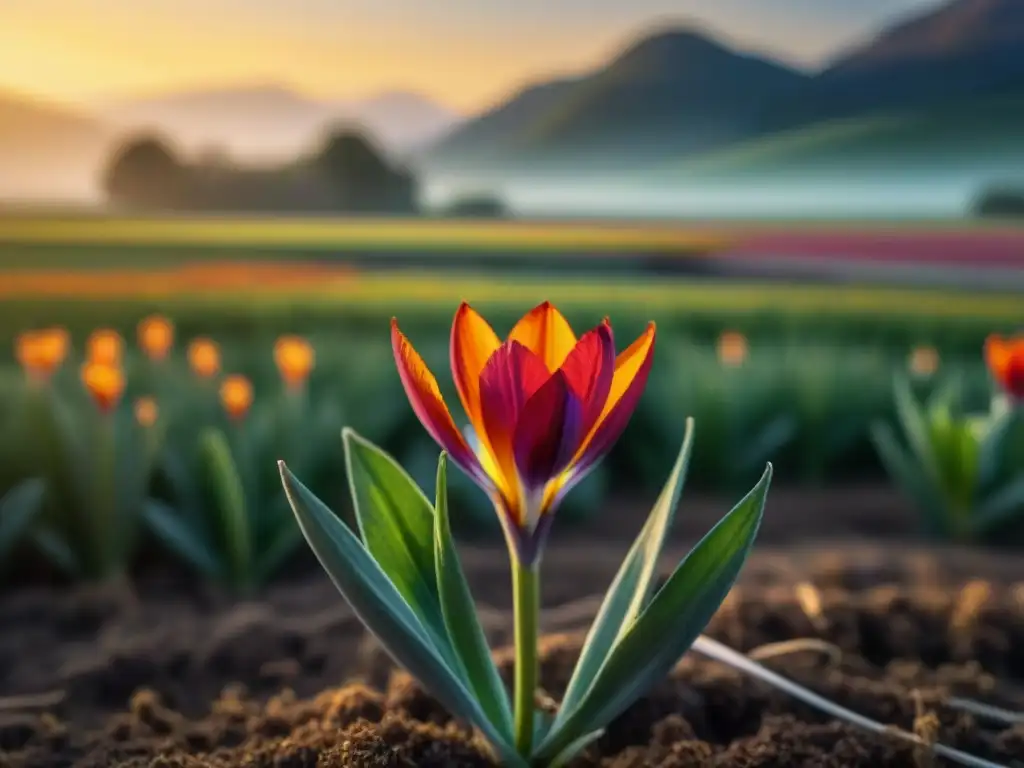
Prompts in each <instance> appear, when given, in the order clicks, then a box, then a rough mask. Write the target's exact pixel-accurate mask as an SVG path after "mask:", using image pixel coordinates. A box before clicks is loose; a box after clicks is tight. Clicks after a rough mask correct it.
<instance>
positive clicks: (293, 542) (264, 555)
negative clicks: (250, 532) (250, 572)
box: [255, 517, 302, 584]
mask: <svg viewBox="0 0 1024 768" xmlns="http://www.w3.org/2000/svg"><path fill="white" fill-rule="evenodd" d="M301 543H302V531H301V530H300V529H299V526H298V525H296V524H295V518H294V517H291V518H290V519H289V520H288V521H287V524H286V525H282V527H281V528H280V529H279V530H278V531H277V532H276V533H275V534H274V536H273V538H272V539H271V540H270V543H269V544H268V545H267V546H266V548H265V549H263V550H262V551H261V552H260V556H259V560H258V562H257V563H256V575H255V581H256V583H257V584H264V583H266V582H267V581H269V580H270V579H271V578H273V577H274V575H275V574H276V573H277V571H278V569H279V568H280V567H281V566H282V565H284V563H285V561H286V560H288V558H289V557H291V556H292V555H293V554H294V553H295V550H296V549H297V548H298V546H299V545H300V544H301Z"/></svg>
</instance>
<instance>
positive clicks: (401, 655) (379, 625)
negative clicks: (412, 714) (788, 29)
mask: <svg viewBox="0 0 1024 768" xmlns="http://www.w3.org/2000/svg"><path fill="white" fill-rule="evenodd" d="M279 467H280V470H281V481H282V483H283V484H284V489H285V493H287V495H288V501H289V503H290V504H291V507H292V511H293V512H294V513H295V517H296V519H297V520H298V522H299V527H300V528H301V529H302V533H303V535H304V536H305V537H306V541H307V542H309V545H310V547H311V548H312V549H313V552H314V553H315V554H316V556H317V559H319V560H320V564H321V565H322V566H323V567H324V570H325V571H327V574H328V575H329V576H330V577H331V581H333V582H334V585H335V586H336V587H337V588H338V591H339V592H340V593H341V595H342V597H344V598H345V600H346V601H347V602H348V604H349V605H350V606H351V607H352V610H353V611H354V612H355V614H356V616H357V617H358V618H359V620H360V621H361V622H362V623H363V624H364V626H366V628H367V629H369V630H370V632H372V633H373V634H374V635H375V636H376V637H377V639H378V640H379V641H380V643H381V645H382V646H383V648H384V650H385V651H387V653H388V654H389V655H390V656H391V658H392V659H394V660H395V662H396V663H398V664H399V665H401V666H402V667H404V668H405V669H406V670H408V671H409V673H410V674H411V675H413V676H414V677H415V678H416V679H418V680H419V681H420V682H421V683H422V684H423V685H424V686H425V687H426V688H427V689H428V690H429V691H430V692H431V693H432V694H433V695H434V696H436V697H437V699H438V701H440V702H441V703H442V704H443V705H444V706H445V707H447V708H448V709H449V710H450V711H451V712H452V714H454V715H456V716H457V717H461V718H463V719H464V720H467V721H469V722H470V723H472V724H473V725H475V726H476V727H477V728H479V729H480V731H481V733H483V735H484V737H485V738H487V740H488V741H490V742H491V744H492V746H493V747H494V748H495V750H496V751H497V752H498V756H499V758H500V759H501V761H502V762H503V764H505V765H509V766H516V767H523V768H525V765H526V764H525V762H524V760H523V759H522V758H521V757H520V756H519V755H518V754H517V753H516V751H515V749H514V748H513V747H512V746H511V745H510V744H509V743H508V740H507V739H505V738H504V737H503V736H502V735H501V734H500V733H499V732H498V731H497V729H495V728H494V726H493V725H491V723H490V720H489V719H488V718H487V716H486V715H485V714H484V712H483V710H482V709H481V708H480V706H479V704H477V702H476V700H475V699H474V698H473V695H472V694H471V693H470V692H469V691H468V690H467V689H466V687H465V685H464V684H463V683H462V681H461V680H460V679H459V677H458V675H457V674H456V673H455V672H453V671H452V669H451V668H450V667H449V665H448V664H447V663H446V662H445V660H444V658H443V657H442V655H441V654H440V653H439V651H438V648H437V647H436V646H435V645H434V643H433V641H432V640H431V638H430V635H429V634H428V633H427V631H426V630H425V629H424V627H423V624H422V623H421V622H420V620H419V618H418V617H417V616H416V613H415V612H414V611H413V610H412V608H410V607H409V604H408V603H406V602H405V600H404V599H403V598H402V595H401V594H400V593H399V591H398V590H397V588H396V587H395V585H394V584H393V583H392V581H391V580H390V579H389V578H388V576H387V574H386V573H385V572H384V571H383V570H382V569H381V567H380V565H378V564H377V561H376V560H374V559H373V556H372V555H371V554H370V552H369V551H368V550H367V549H366V547H365V546H364V545H363V543H362V542H361V541H360V540H359V538H358V537H357V536H356V535H355V534H353V533H352V532H351V531H350V530H349V529H348V526H346V525H345V524H344V523H343V522H342V521H341V520H339V519H338V517H337V516H336V515H335V514H334V513H333V512H331V510H330V509H328V508H327V506H326V505H325V504H324V503H323V502H322V501H320V499H318V498H317V497H316V496H315V495H313V493H312V492H311V491H310V490H309V489H308V488H306V487H305V486H304V485H303V484H302V483H300V482H299V481H298V479H296V477H295V476H294V475H293V474H292V473H291V472H290V471H289V470H288V468H287V467H286V466H285V464H284V462H279Z"/></svg>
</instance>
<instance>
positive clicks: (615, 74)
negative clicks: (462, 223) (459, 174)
mask: <svg viewBox="0 0 1024 768" xmlns="http://www.w3.org/2000/svg"><path fill="white" fill-rule="evenodd" d="M805 79H806V76H805V75H803V74H801V73H799V72H797V71H795V70H793V69H790V68H788V67H785V66H783V65H782V64H779V63H777V62H773V61H770V60H768V59H765V58H761V57H758V56H753V55H748V54H741V53H736V52H734V51H731V50H729V49H728V48H726V47H725V46H723V45H721V44H720V43H718V42H716V41H714V40H712V39H711V38H709V37H707V36H705V35H703V34H701V33H698V32H695V31H693V30H691V29H671V30H667V31H662V32H659V33H657V34H654V35H651V36H649V37H646V38H644V39H642V40H640V41H639V42H637V43H635V44H634V45H631V46H629V47H628V48H627V49H626V50H625V51H623V52H622V53H621V54H620V55H619V56H617V57H616V58H615V59H614V60H613V61H611V62H610V63H609V64H608V65H607V66H604V67H601V68H600V69H598V70H597V71H595V72H592V73H589V74H587V75H584V76H580V77H577V78H568V79H562V80H556V81H552V82H549V83H543V84H540V85H536V86H533V87H531V88H528V89H526V90H525V91H522V92H521V93H519V94H517V95H516V96H515V97H513V98H512V99H511V100H510V101H508V102H507V103H505V104H503V105H501V106H499V107H497V108H496V109H493V110H491V111H489V112H486V113H484V114H483V115H480V116H479V117H477V118H475V119H473V120H471V121H469V122H467V123H465V124H464V125H463V126H461V127H460V128H458V129H457V130H455V131H454V132H453V133H452V134H450V135H449V136H447V137H446V138H445V139H443V140H442V141H441V142H440V143H439V144H438V145H436V146H434V147H433V148H431V150H430V151H429V153H428V154H427V156H426V158H425V162H426V163H427V164H428V165H430V164H442V165H456V166H458V165H461V164H463V163H467V162H487V161H488V160H493V161H495V162H499V163H500V162H503V161H511V160H513V159H514V160H515V161H523V160H535V161H538V162H541V163H550V162H555V163H558V162H566V161H569V162H572V161H577V160H580V159H583V158H589V159H590V160H592V161H594V162H598V163H601V162H602V160H604V161H609V160H612V159H614V158H610V157H605V158H603V159H602V158H601V153H602V151H603V150H605V149H607V148H609V147H614V148H615V149H616V150H617V152H618V155H617V159H619V160H621V161H624V162H627V163H628V162H630V161H632V160H633V159H635V156H636V155H647V156H650V157H657V156H665V155H666V154H674V153H678V152H681V151H686V152H697V151H703V150H707V149H710V148H715V147H718V146H722V145H724V144H726V143H728V142H730V141H732V140H735V139H737V138H739V137H740V136H742V135H744V131H745V128H744V126H745V125H746V123H747V122H748V121H749V120H751V119H752V118H753V117H754V116H755V115H756V114H757V112H758V110H759V109H761V108H762V107H763V106H764V105H765V103H767V102H768V101H769V100H771V99H772V98H775V97H777V96H778V95H780V94H783V93H786V92H788V91H790V90H792V89H794V88H796V87H797V86H799V85H800V84H802V83H803V81H804V80H805Z"/></svg>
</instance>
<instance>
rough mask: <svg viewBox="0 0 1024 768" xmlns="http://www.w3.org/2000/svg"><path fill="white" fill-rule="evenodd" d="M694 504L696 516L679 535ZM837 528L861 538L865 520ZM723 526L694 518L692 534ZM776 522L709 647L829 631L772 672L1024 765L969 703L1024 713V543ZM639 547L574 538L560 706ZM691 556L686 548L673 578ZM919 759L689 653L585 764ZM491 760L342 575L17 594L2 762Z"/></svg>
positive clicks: (554, 668) (498, 623)
mask: <svg viewBox="0 0 1024 768" xmlns="http://www.w3.org/2000/svg"><path fill="white" fill-rule="evenodd" d="M772 501H773V502H774V503H773V504H772V505H771V507H774V506H775V505H776V504H777V503H778V498H773V500H772ZM823 501H824V499H823ZM771 507H770V509H769V520H770V519H771V514H772V513H773V512H774V510H773V509H772V508H771ZM834 508H835V506H834V505H832V506H823V509H822V511H823V512H824V510H833V509H834ZM721 511H724V510H722V509H719V510H717V512H718V513H720V512H721ZM687 514H688V507H687V505H686V504H684V506H683V508H682V510H681V515H682V517H681V519H680V523H684V520H686V516H687ZM824 514H825V515H826V516H828V517H831V516H832V514H831V512H824ZM869 517H870V516H869ZM805 519H806V518H805ZM833 520H834V522H835V524H836V526H837V527H838V529H839V530H841V531H842V530H846V529H847V523H848V521H843V520H840V519H836V518H833ZM710 522H711V521H710V520H709V519H705V520H704V525H703V526H699V525H697V523H696V521H695V520H694V519H693V518H691V519H690V520H688V521H686V523H685V524H684V525H683V531H684V538H691V537H690V536H689V535H687V533H688V532H689V531H691V530H692V529H693V527H694V526H696V527H697V528H706V527H707V526H708V525H709V524H710ZM792 522H793V524H798V519H797V518H795V517H794V518H793V520H792ZM633 523H634V524H633V525H627V524H626V521H623V523H622V525H623V527H628V528H630V532H631V534H632V532H633V531H635V530H636V527H638V526H639V524H640V520H639V518H637V519H636V520H635V521H633ZM771 528H772V526H769V527H768V528H766V534H767V535H766V537H765V541H764V542H763V543H764V544H765V546H762V547H761V549H760V550H759V551H757V552H756V553H755V555H754V556H753V557H752V558H751V561H750V562H749V564H748V566H747V568H746V569H745V571H744V574H743V576H742V578H741V582H740V585H739V586H738V587H737V588H736V589H735V590H734V591H733V593H732V594H731V595H730V597H729V599H728V600H727V601H726V604H725V605H724V606H723V608H722V610H720V611H719V613H718V614H717V616H716V617H715V619H714V620H713V622H712V624H711V626H710V628H709V634H711V635H712V636H714V637H717V638H718V639H720V640H723V641H724V642H726V643H727V644H729V645H731V646H733V647H735V648H738V649H741V650H751V649H754V648H757V647H759V646H763V645H765V644H767V643H774V642H778V641H783V640H792V639H794V638H808V637H811V638H820V639H823V640H826V641H827V642H829V643H832V644H834V645H835V647H836V648H837V649H838V652H837V653H836V654H835V655H833V656H828V655H826V654H823V653H820V652H813V651H803V652H796V653H791V654H788V655H785V656H780V657H776V658H774V659H772V660H770V661H768V662H766V663H768V664H769V665H770V666H772V667H773V668H775V669H778V670H780V671H783V672H784V673H785V674H787V675H789V676H791V677H792V678H794V679H796V680H798V681H800V682H801V683H804V684H806V685H808V686H809V687H811V688H813V689H814V690H817V691H819V692H822V693H824V694H825V695H826V696H828V697H829V698H831V699H834V700H835V701H837V702H838V703H841V704H844V705H846V706H849V707H851V708H853V709H855V710H856V711H858V712H860V713H862V714H865V715H868V716H871V717H874V718H876V719H879V720H882V721H884V722H886V723H890V724H893V725H897V726H899V727H902V728H905V729H908V730H915V731H916V732H917V733H919V734H921V735H923V736H925V737H926V738H934V737H937V738H939V740H941V741H943V742H945V743H947V744H950V745H954V746H957V747H960V748H962V749H965V750H967V751H970V752H973V753H975V754H978V755H980V756H983V757H987V758H988V759H991V760H995V761H997V762H1001V763H1003V764H1006V765H1024V724H1022V725H1017V726H1015V727H1012V728H1010V727H1006V726H1004V725H1000V724H999V723H991V722H987V721H985V720H980V719H976V718H974V717H972V716H970V715H966V714H963V713H961V712H958V711H956V710H954V709H953V708H952V707H951V706H949V704H948V698H949V697H950V696H961V697H966V698H971V699H976V700H979V701H982V702H984V703H987V704H991V705H995V706H1000V707H1004V708H1009V709H1015V710H1024V558H1022V557H1021V555H1020V554H1019V553H1016V554H1015V553H1012V552H1007V553H993V552H983V551H980V550H962V549H946V550H939V549H927V548H922V547H920V546H917V547H915V546H913V545H910V544H907V543H904V542H902V541H900V540H898V539H896V540H891V541H890V543H887V544H877V543H876V544H866V543H854V544H844V545H837V544H836V543H835V539H833V540H832V543H829V544H820V545H814V544H804V545H802V546H801V545H794V544H792V543H789V542H790V541H792V539H796V538H799V537H798V536H796V535H794V536H793V537H792V539H790V538H788V537H787V536H786V535H785V532H783V531H779V533H778V535H776V534H773V533H772V530H771ZM875 532H876V533H877V531H875ZM805 536H806V531H805ZM629 538H631V536H630V537H626V536H615V535H612V531H611V530H600V529H596V528H595V529H592V530H590V531H587V532H583V533H577V534H576V535H575V536H573V535H571V534H569V533H565V534H563V535H558V536H557V537H556V539H555V540H554V541H553V542H552V546H551V548H550V549H549V553H548V555H547V557H546V560H545V566H544V568H545V573H544V577H545V581H544V584H545V594H544V602H545V612H544V617H543V622H544V629H545V631H546V632H547V633H548V636H547V638H546V640H545V652H544V664H543V670H542V679H543V685H544V688H545V691H546V692H547V693H548V694H549V695H550V696H552V697H554V698H555V699H557V697H558V696H559V694H560V691H561V689H562V687H563V686H564V684H565V682H566V680H567V678H568V675H569V673H570V671H571V665H572V663H573V661H574V659H575V655H576V652H577V650H578V647H579V642H580V639H581V638H580V631H581V630H583V629H585V627H586V625H587V623H588V622H589V620H590V618H591V617H592V616H593V613H594V611H595V610H596V607H597V604H598V601H599V593H600V592H602V591H603V590H604V588H605V587H606V586H607V584H608V582H609V580H610V578H611V577H612V575H613V574H614V571H615V569H616V568H617V566H618V563H619V561H620V559H621V556H622V554H623V552H624V550H625V548H626V547H627V546H628V543H629ZM773 542H775V543H774V544H773ZM685 550H686V547H685V546H683V545H681V544H674V545H673V551H672V552H670V553H668V554H667V555H666V558H665V565H666V567H668V566H670V565H671V563H672V561H673V560H676V559H678V558H679V557H680V556H682V554H684V553H685ZM461 551H462V553H463V560H464V566H465V568H466V570H467V573H468V574H469V575H470V579H471V581H472V582H473V586H474V590H475V595H476V597H477V599H478V600H479V601H480V603H481V609H480V610H481V615H482V618H483V621H484V623H485V626H486V628H487V631H488V634H489V636H490V637H491V640H492V642H493V644H494V646H495V647H498V648H500V649H502V650H499V651H498V653H497V655H498V657H499V659H500V660H501V661H502V665H503V669H504V670H505V671H506V672H508V671H509V661H510V658H509V654H508V651H507V649H506V648H504V646H506V644H507V643H508V642H509V641H510V636H509V630H510V614H509V612H508V610H507V608H508V605H509V596H508V588H507V572H506V568H507V565H506V562H505V556H504V553H503V552H502V551H501V550H500V549H499V548H497V547H493V546H489V545H467V546H463V547H462V550H461ZM48 697H49V698H48ZM918 758H921V756H920V755H915V754H914V750H913V749H912V748H911V747H908V746H906V745H904V744H902V743H901V742H899V741H896V740H895V739H893V738H891V737H885V738H883V737H878V736H872V735H868V734H865V733H863V732H861V731H859V730H856V729H853V728H851V727H847V726H845V725H841V724H839V723H836V722H833V721H830V720H829V719H827V718H823V717H821V716H819V715H817V714H816V713H815V712H813V711H811V710H809V709H808V708H806V707H804V706H802V705H799V704H797V703H795V702H794V701H793V700H792V699H790V698H789V697H787V696H785V695H783V694H779V693H775V692H774V691H772V690H770V689H768V688H767V687H766V686H764V685H762V684H759V683H756V682H754V681H751V680H749V679H747V678H745V677H743V676H741V675H738V674H736V673H734V672H732V671H730V670H728V669H726V668H724V667H722V666H720V665H718V664H715V663H712V662H709V661H707V660H705V659H703V658H702V657H700V656H698V655H696V654H689V655H688V656H687V657H686V658H685V659H684V660H683V662H682V663H681V664H680V665H679V667H678V668H677V670H676V672H675V673H674V674H673V676H672V677H671V679H669V680H667V681H665V683H664V684H662V685H661V686H660V687H658V688H657V689H656V690H655V691H654V692H653V693H652V694H651V695H649V696H647V697H646V698H645V699H643V700H642V701H640V702H639V703H637V704H636V705H635V706H634V707H633V708H632V709H631V710H629V711H628V712H627V713H625V714H624V715H623V716H622V717H621V718H619V720H618V721H616V722H615V723H614V724H613V725H612V726H611V727H610V728H609V730H608V732H607V733H606V735H605V736H604V737H603V738H602V739H601V740H600V742H599V743H598V744H597V745H596V747H595V748H592V749H591V750H590V752H588V753H587V754H585V755H584V756H583V757H582V758H581V759H580V760H579V761H577V763H575V764H574V765H578V766H580V767H581V768H582V766H599V765H600V766H615V767H616V768H627V767H632V766H636V767H637V768H640V767H641V766H665V767H666V768H668V767H669V766H680V767H681V766H746V767H748V768H752V767H753V766H763V767H767V766H778V768H784V767H789V766H792V767H794V768H799V766H815V767H818V766H850V767H854V768H855V767H857V766H863V768H885V767H886V766H917V765H921V766H924V765H929V763H928V762H927V761H924V762H918ZM922 759H923V758H922ZM1014 760H1016V761H1018V762H1016V763H1014ZM491 764H492V763H491V762H489V761H488V758H487V755H486V751H485V750H484V748H483V746H482V745H481V744H480V743H478V742H476V741H474V740H473V738H472V737H471V736H470V734H469V733H468V732H467V731H466V730H465V728H463V727H461V726H460V725H459V724H457V723H453V722H451V720H450V719H449V718H448V717H447V715H446V714H445V713H444V712H443V711H442V710H441V709H440V708H439V707H438V705H437V704H436V703H434V702H433V701H432V699H431V698H430V697H429V696H428V695H426V694H425V693H423V692H422V691H421V690H420V689H419V687H418V686H417V685H416V684H415V683H414V682H413V681H411V680H410V679H409V678H408V677H407V676H406V675H405V674H404V673H401V672H396V671H394V670H393V668H392V665H391V663H390V662H389V660H388V659H387V658H386V657H385V656H384V655H383V654H382V652H381V651H380V650H379V649H378V648H377V647H376V645H375V643H374V642H373V641H372V639H371V638H369V637H368V636H367V635H366V634H365V632H364V631H363V630H362V628H361V627H360V625H359V624H358V622H357V621H356V619H355V618H354V616H353V615H352V614H351V612H350V611H349V610H348V608H347V606H346V605H345V604H344V603H343V601H342V600H341V598H340V596H338V595H337V593H336V592H335V591H334V589H333V587H332V586H331V585H330V583H329V582H328V581H327V580H326V578H325V577H323V576H322V575H321V574H319V573H314V574H313V575H312V576H308V577H302V578H296V579H293V580H292V581H291V582H290V583H285V584H281V585H278V586H276V587H274V588H272V589H271V590H269V591H268V593H267V594H266V595H263V596H261V597H260V598H259V599H258V600H251V601H238V600H232V599H230V598H229V597H227V596H225V595H222V594H218V593H216V592H215V591H213V590H209V589H206V588H199V587H194V586H190V585H189V584H186V583H184V582H180V581H179V580H178V579H177V578H176V577H171V576H168V577H165V578H164V579H163V580H159V579H156V578H150V579H149V580H148V581H146V582H144V583H141V584H139V585H137V586H136V587H134V588H129V587H127V586H117V585H108V586H105V587H92V588H82V589H77V590H69V589H63V590H62V589H56V588H49V587H37V588H33V589H20V590H17V591H15V592H12V593H8V594H6V595H3V596H0V766H2V767H3V768H22V767H23V766H32V767H35V766H40V767H43V766H53V767H56V766H83V767H85V766H90V767H95V768H100V767H103V768H106V767H107V766H134V767H138V768H142V767H143V766H146V767H152V768H158V767H160V768H173V767H175V766H190V767H191V766H196V767H198V766H242V765H244V766H267V767H268V768H269V767H271V766H273V767H274V768H290V767H292V766H309V767H311V768H312V767H313V766H323V767H324V768H327V767H328V766H367V767H369V766H439V767H442V766H461V765H465V766H476V765H491Z"/></svg>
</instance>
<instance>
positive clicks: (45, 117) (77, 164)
mask: <svg viewBox="0 0 1024 768" xmlns="http://www.w3.org/2000/svg"><path fill="white" fill-rule="evenodd" d="M110 141H111V134H110V131H109V130H108V128H107V127H106V126H105V125H104V124H102V123H101V122H100V121H98V120H95V119H93V118H92V117H90V116H88V115H85V114H81V113H78V112H75V111H73V110H71V109H68V108H65V107H59V106H56V105H52V104H49V103H46V102H43V101H39V100H36V99H33V98H31V97H29V96H24V95H21V94H16V93H11V92H2V91H0V197H2V198H8V199H9V198H35V199H39V198H46V199H68V200H80V199H87V198H92V197H94V196H95V195H96V192H97V184H96V180H97V176H98V173H99V169H100V168H101V167H102V164H103V162H104V161H105V160H106V153H107V151H108V148H109V146H110Z"/></svg>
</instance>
